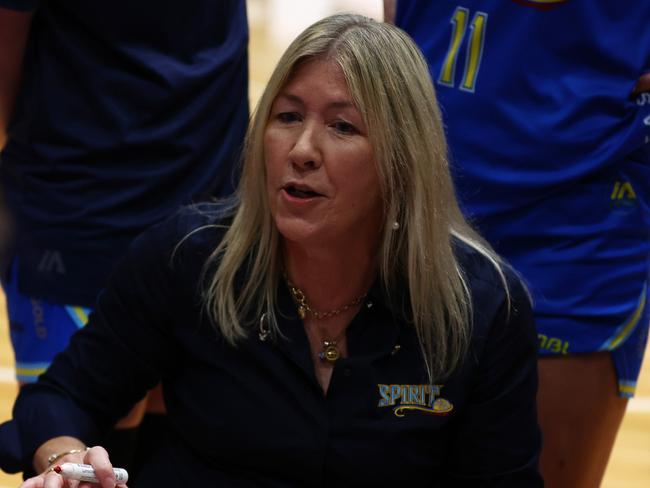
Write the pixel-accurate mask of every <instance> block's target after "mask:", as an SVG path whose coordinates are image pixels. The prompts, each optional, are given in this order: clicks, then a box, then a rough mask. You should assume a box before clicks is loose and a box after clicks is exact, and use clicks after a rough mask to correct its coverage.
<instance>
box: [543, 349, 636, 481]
mask: <svg viewBox="0 0 650 488" xmlns="http://www.w3.org/2000/svg"><path fill="white" fill-rule="evenodd" d="M539 379H540V382H539V393H538V412H539V422H540V426H541V429H542V433H543V446H542V454H541V458H540V469H541V472H542V475H543V477H544V481H545V486H547V487H548V488H566V487H571V488H581V487H584V488H594V487H598V486H600V482H601V480H602V477H603V475H604V473H605V468H606V467H607V461H608V459H609V455H610V453H611V450H612V447H613V445H614V441H615V439H616V434H617V432H618V429H619V426H620V424H621V420H622V419H623V415H624V413H625V407H626V405H627V398H624V397H620V396H619V395H618V382H617V378H616V373H615V370H614V365H613V362H612V359H611V357H610V353H608V352H600V353H592V354H579V355H572V356H550V357H542V358H541V359H540V360H539Z"/></svg>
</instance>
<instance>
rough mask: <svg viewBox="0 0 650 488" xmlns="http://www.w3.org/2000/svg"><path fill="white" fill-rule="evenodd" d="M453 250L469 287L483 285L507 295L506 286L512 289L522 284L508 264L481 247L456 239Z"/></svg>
mask: <svg viewBox="0 0 650 488" xmlns="http://www.w3.org/2000/svg"><path fill="white" fill-rule="evenodd" d="M453 248H454V254H455V256H456V260H457V262H458V266H459V267H460V269H461V271H462V273H463V277H464V278H465V279H466V280H467V281H468V284H469V285H471V284H477V285H478V284H482V285H483V286H485V287H487V288H489V289H492V290H493V291H494V292H501V293H504V294H505V293H506V287H505V285H507V287H508V288H510V287H511V286H512V285H516V284H517V283H519V282H520V278H519V276H518V275H517V273H516V272H515V271H514V270H513V269H512V267H511V266H510V265H509V264H508V263H507V262H505V261H504V260H503V259H502V258H500V257H498V256H497V255H495V254H492V253H491V252H487V251H486V250H484V249H482V248H481V247H480V246H479V245H475V244H473V243H471V242H469V241H465V240H462V239H460V238H456V239H454V242H453Z"/></svg>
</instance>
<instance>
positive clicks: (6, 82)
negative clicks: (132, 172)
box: [0, 7, 33, 148]
mask: <svg viewBox="0 0 650 488" xmlns="http://www.w3.org/2000/svg"><path fill="white" fill-rule="evenodd" d="M32 15H33V12H22V11H17V10H9V9H6V8H2V7H0V148H2V147H3V146H4V143H5V139H6V131H7V125H8V124H9V117H10V116H11V111H12V109H13V106H14V100H15V99H16V94H17V93H18V86H19V84H20V74H21V71H22V63H23V53H24V52H25V45H26V44H27V37H28V35H29V26H30V24H31V21H32Z"/></svg>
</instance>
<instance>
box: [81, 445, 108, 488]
mask: <svg viewBox="0 0 650 488" xmlns="http://www.w3.org/2000/svg"><path fill="white" fill-rule="evenodd" d="M84 463H86V464H90V465H92V467H93V469H94V470H95V476H96V477H97V479H98V480H99V484H100V486H101V487H102V488H115V485H116V483H115V475H114V474H113V465H112V464H111V461H110V459H109V457H108V452H106V449H104V448H103V447H101V446H95V447H91V448H90V449H88V451H86V454H85V456H84ZM84 484H85V483H84ZM79 488H83V485H79Z"/></svg>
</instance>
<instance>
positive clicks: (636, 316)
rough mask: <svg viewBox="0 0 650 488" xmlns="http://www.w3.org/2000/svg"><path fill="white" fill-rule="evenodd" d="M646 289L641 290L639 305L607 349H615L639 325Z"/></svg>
mask: <svg viewBox="0 0 650 488" xmlns="http://www.w3.org/2000/svg"><path fill="white" fill-rule="evenodd" d="M646 295H647V294H646V289H645V287H644V288H643V293H642V294H641V300H640V301H639V305H638V306H637V307H636V310H635V311H634V313H633V314H632V316H631V317H630V318H629V319H628V321H627V323H626V324H625V325H624V326H623V329H622V330H621V331H620V332H619V333H618V334H617V335H616V337H614V339H612V341H611V342H610V344H609V347H608V349H609V350H612V349H616V348H617V347H618V346H619V345H620V343H621V342H622V341H623V340H624V339H625V338H626V337H627V336H628V334H629V333H630V332H631V331H632V330H633V329H634V327H636V325H637V324H638V323H639V320H640V319H641V315H643V309H644V308H645V304H646Z"/></svg>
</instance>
